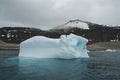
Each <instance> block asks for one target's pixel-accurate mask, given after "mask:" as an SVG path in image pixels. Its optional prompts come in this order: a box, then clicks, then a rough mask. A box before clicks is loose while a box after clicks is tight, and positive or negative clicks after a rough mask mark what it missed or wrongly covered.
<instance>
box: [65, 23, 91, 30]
mask: <svg viewBox="0 0 120 80" xmlns="http://www.w3.org/2000/svg"><path fill="white" fill-rule="evenodd" d="M65 27H77V28H81V29H89V26H88V24H86V23H83V22H80V21H74V22H69V23H68V24H66V25H65Z"/></svg>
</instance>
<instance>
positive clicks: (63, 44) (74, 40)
mask: <svg viewBox="0 0 120 80" xmlns="http://www.w3.org/2000/svg"><path fill="white" fill-rule="evenodd" d="M87 42H88V40H87V39H86V38H83V37H81V36H77V35H74V34H70V35H67V36H66V35H62V36H61V37H60V39H51V38H47V37H43V36H35V37H33V38H30V39H28V40H26V41H23V42H22V43H21V44H20V53H19V56H22V57H34V58H64V59H71V58H80V57H83V58H89V56H88V54H87V50H86V44H87Z"/></svg>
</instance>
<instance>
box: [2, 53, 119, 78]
mask: <svg viewBox="0 0 120 80" xmlns="http://www.w3.org/2000/svg"><path fill="white" fill-rule="evenodd" d="M6 53H9V54H13V53H12V51H8V52H7V51H6V52H5V53H4V51H2V52H0V54H6ZM89 55H90V58H89V59H83V58H81V59H71V60H65V59H36V58H23V57H13V58H7V59H0V80H120V51H116V52H104V51H95V52H89Z"/></svg>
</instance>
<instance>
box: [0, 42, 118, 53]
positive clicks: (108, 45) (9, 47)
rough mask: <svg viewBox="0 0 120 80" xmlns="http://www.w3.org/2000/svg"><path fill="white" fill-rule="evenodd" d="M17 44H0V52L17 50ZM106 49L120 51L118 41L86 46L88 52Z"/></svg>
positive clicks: (18, 46)
mask: <svg viewBox="0 0 120 80" xmlns="http://www.w3.org/2000/svg"><path fill="white" fill-rule="evenodd" d="M19 49H20V45H19V44H11V43H4V44H0V50H19ZM107 49H111V50H120V41H116V42H97V43H93V44H89V45H87V50H89V51H101V50H103V51H105V50H107Z"/></svg>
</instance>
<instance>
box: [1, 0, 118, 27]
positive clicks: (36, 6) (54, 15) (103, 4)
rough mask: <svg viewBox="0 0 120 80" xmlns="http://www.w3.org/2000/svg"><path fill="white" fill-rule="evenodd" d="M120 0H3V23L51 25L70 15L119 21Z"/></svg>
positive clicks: (98, 21)
mask: <svg viewBox="0 0 120 80" xmlns="http://www.w3.org/2000/svg"><path fill="white" fill-rule="evenodd" d="M119 3H120V0H0V26H35V27H37V28H40V29H50V28H52V27H54V26H58V25H61V24H63V23H65V22H66V21H68V20H70V19H81V20H86V21H91V22H95V23H100V24H108V25H119V24H120V10H119V9H120V5H119Z"/></svg>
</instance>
